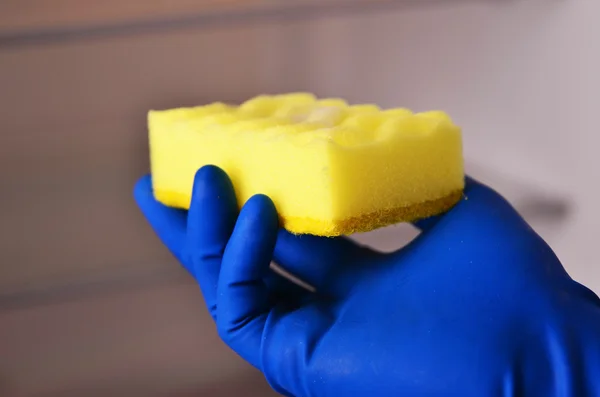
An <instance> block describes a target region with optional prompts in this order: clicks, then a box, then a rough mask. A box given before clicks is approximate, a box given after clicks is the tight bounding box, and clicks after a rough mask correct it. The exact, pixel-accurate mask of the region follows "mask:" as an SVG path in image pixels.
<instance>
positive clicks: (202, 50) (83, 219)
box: [0, 0, 600, 397]
mask: <svg viewBox="0 0 600 397" xmlns="http://www.w3.org/2000/svg"><path fill="white" fill-rule="evenodd" d="M599 15H600V2H598V1H597V0H472V1H470V0H387V1H385V0H381V1H378V0H364V1H361V0H354V1H352V0H318V1H311V0H294V1H284V0H278V1H275V0H273V1H268V0H228V1H226V0H221V1H217V0H214V1H210V0H195V1H194V0H146V1H142V0H104V1H99V0H0V184H1V191H0V192H1V193H0V395H1V396H3V397H17V396H19V397H22V396H27V397H30V396H31V397H33V396H35V397H50V396H53V397H54V396H66V397H69V396H130V397H134V396H204V395H206V396H209V395H210V396H237V395H242V394H243V395H246V396H269V395H273V393H272V392H271V391H270V390H269V388H268V386H267V385H266V383H265V382H264V381H263V379H262V377H261V375H260V374H259V373H257V372H256V371H254V370H253V369H252V368H250V367H249V366H248V365H246V364H245V363H243V362H242V361H241V360H240V359H239V358H238V357H237V356H236V355H235V354H233V353H231V352H230V351H229V350H228V349H227V348H226V347H225V346H224V345H223V344H222V343H221V342H220V340H219V339H218V337H217V335H216V332H215V330H214V327H213V324H212V323H211V321H210V319H209V317H208V315H207V313H206V310H205V308H204V305H203V302H202V300H201V296H200V292H199V290H198V288H197V287H196V285H195V284H194V282H193V281H192V280H191V279H190V277H188V275H187V274H186V273H185V272H184V271H183V270H182V269H181V268H180V267H179V266H178V265H177V264H176V263H175V261H174V260H173V259H172V258H171V256H170V255H169V254H168V252H167V251H166V250H165V249H164V248H163V247H162V246H161V245H160V244H159V242H158V239H157V238H156V237H155V236H154V235H153V234H152V232H151V230H150V229H149V227H148V226H147V225H146V224H145V222H144V220H143V218H142V216H141V215H140V214H139V213H138V211H137V210H136V207H135V204H134V202H133V199H132V194H131V190H132V186H133V184H134V182H135V180H136V179H137V178H138V177H139V176H140V175H142V174H144V173H145V172H147V171H148V154H147V135H146V128H145V117H146V112H147V110H148V109H151V108H165V107H175V106H184V105H196V104H203V103H207V102H212V101H216V100H226V101H242V100H244V99H246V98H248V97H250V96H254V95H257V94H260V93H277V92H286V91H295V90H303V91H312V92H314V93H316V94H318V95H319V96H336V97H344V98H347V99H348V100H349V101H351V102H375V103H377V104H379V105H381V106H404V107H409V108H412V109H414V110H417V111H419V110H429V109H442V110H445V111H447V112H449V114H450V115H451V116H452V117H454V118H455V120H456V121H457V123H458V124H460V125H461V126H462V127H463V133H464V147H465V155H466V161H467V170H468V171H469V173H471V174H472V175H473V176H476V177H478V178H480V179H482V180H483V181H484V182H486V183H488V184H491V185H492V186H493V187H495V188H496V189H497V190H499V191H500V192H501V193H503V194H504V195H506V196H507V197H508V198H509V199H510V200H511V201H512V202H513V204H514V205H515V206H516V207H517V209H518V210H519V211H520V212H521V213H522V214H523V215H524V216H525V217H526V218H527V219H528V220H529V221H530V222H531V224H532V225H533V226H534V228H536V230H538V232H539V233H540V234H542V236H543V237H544V238H546V240H547V241H548V242H549V243H550V244H551V245H552V247H553V248H554V249H555V251H556V252H557V254H558V255H559V257H560V258H561V260H562V261H563V263H564V264H565V266H566V268H567V270H568V271H569V273H570V274H571V275H572V276H573V277H574V278H575V279H577V280H578V281H581V282H583V283H584V284H586V285H588V286H589V287H590V288H592V289H594V290H595V291H596V292H600V265H599V264H598V256H597V250H596V249H597V247H596V244H597V242H596V235H597V228H598V225H600V206H599V205H598V202H599V199H600V187H599V184H598V180H599V178H598V176H599V172H598V170H599V167H598V160H597V159H596V152H597V147H598V146H599V145H600V138H599V134H600V131H598V117H597V115H598V110H597V107H598V104H600V74H599V73H598V70H600V40H598V38H599V37H600V24H598V16H599ZM413 236H414V231H413V230H412V229H410V228H407V227H404V226H396V227H391V228H386V229H382V230H378V231H376V232H373V233H368V234H365V235H360V236H356V238H357V239H359V240H361V241H364V242H367V243H369V244H372V245H374V246H376V247H378V248H380V249H384V250H388V249H394V248H397V247H399V246H401V245H402V244H404V243H405V242H406V241H408V240H409V239H410V238H412V237H413Z"/></svg>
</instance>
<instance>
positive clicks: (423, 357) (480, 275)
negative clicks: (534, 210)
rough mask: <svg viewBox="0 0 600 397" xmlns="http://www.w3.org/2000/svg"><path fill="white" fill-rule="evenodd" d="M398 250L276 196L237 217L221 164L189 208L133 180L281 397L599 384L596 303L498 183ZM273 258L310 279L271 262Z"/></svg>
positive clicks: (476, 189) (599, 313) (233, 337)
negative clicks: (298, 222) (285, 205)
mask: <svg viewBox="0 0 600 397" xmlns="http://www.w3.org/2000/svg"><path fill="white" fill-rule="evenodd" d="M465 195H466V197H465V198H464V199H463V200H462V201H461V202H460V203H458V204H457V205H456V206H455V207H454V208H453V209H452V210H451V211H449V212H448V213H446V214H445V215H443V216H440V217H437V218H435V219H429V220H427V221H424V222H421V223H420V224H419V225H417V226H418V227H420V228H421V229H422V232H421V233H420V235H419V236H418V237H417V238H416V239H415V240H414V241H412V242H411V243H410V244H409V245H407V246H406V247H404V248H402V249H400V250H399V251H397V252H395V253H392V254H382V253H378V252H374V251H372V250H370V249H368V248H365V247H360V246H358V245H356V244H354V243H352V242H351V241H349V240H347V239H344V238H333V239H332V238H318V237H314V236H294V235H291V234H289V233H287V232H285V231H283V230H280V228H279V227H278V216H277V213H276V209H275V207H274V205H273V203H272V202H271V201H270V200H269V198H267V197H266V196H262V195H257V196H254V197H252V198H251V199H250V200H249V201H248V202H247V203H246V204H245V205H244V207H243V208H242V210H241V212H239V213H238V210H237V205H236V200H235V195H234V190H233V188H232V186H231V183H230V181H229V179H228V177H227V176H226V175H225V173H224V172H223V171H221V170H220V169H218V168H216V167H213V166H208V167H204V168H202V169H201V170H199V172H198V173H197V175H196V178H195V182H194V191H193V198H192V205H191V208H190V210H189V212H186V211H181V210H176V209H171V208H167V207H164V206H163V205H161V204H159V203H157V202H156V201H155V200H154V199H153V197H152V187H151V180H150V177H145V178H142V179H141V180H140V181H139V183H138V184H137V185H136V187H135V197H136V199H137V202H138V204H139V206H140V208H141V210H142V211H143V213H144V214H145V216H146V218H147V219H148V221H149V222H150V224H151V225H152V227H153V228H154V230H155V231H156V233H157V234H158V236H159V237H160V238H161V240H162V241H163V242H164V244H166V246H167V247H168V248H169V249H170V250H171V252H172V253H173V254H174V255H175V256H176V257H177V258H178V259H179V261H180V262H181V263H182V264H183V265H184V266H185V267H186V268H187V269H188V270H189V271H190V272H191V274H192V275H193V276H194V277H195V278H196V280H197V281H198V283H199V284H200V287H201V290H202V293H203V296H204V298H205V300H206V303H207V305H208V310H209V311H210V313H211V315H212V316H213V318H214V319H215V321H216V325H217V329H218V332H219V334H220V336H221V338H222V339H223V341H224V342H225V343H227V344H228V345H229V346H230V347H231V348H232V349H233V350H234V351H236V352H237V353H238V354H239V355H240V356H242V357H243V358H244V359H245V360H247V361H248V362H249V363H251V364H252V365H254V366H255V367H257V368H258V369H260V370H261V371H262V372H263V373H264V375H265V376H266V378H267V380H268V382H269V383H270V384H271V386H272V387H273V388H274V389H275V390H276V391H278V392H280V393H282V394H285V395H288V396H298V397H299V396H371V395H373V396H411V397H414V396H444V397H447V396H461V397H468V396H474V397H481V396H503V397H508V396H511V397H516V396H540V397H542V396H543V397H558V396H564V397H588V396H590V397H591V396H600V301H599V299H598V297H597V296H596V295H595V294H594V293H593V292H591V291H590V290H589V289H587V288H585V287H583V286H582V285H580V284H578V283H576V282H574V281H573V280H572V279H571V278H570V277H569V276H568V274H567V273H566V272H565V270H564V268H563V267H562V265H561V264H560V262H559V260H558V259H557V258H556V256H555V255H554V254H553V252H552V251H551V249H550V248H549V247H548V246H547V245H546V244H545V243H544V241H543V240H542V239H541V238H540V237H539V236H538V235H537V234H536V233H535V232H534V231H533V230H532V229H531V228H530V227H529V226H528V225H527V224H526V223H525V222H524V220H523V219H522V218H521V217H520V216H519V215H518V214H517V213H516V212H515V210H514V209H513V208H512V207H511V206H510V205H509V204H508V203H507V202H506V201H505V200H504V199H503V198H502V197H501V196H499V195H498V194H497V193H495V192H494V191H492V190H491V189H489V188H487V187H485V186H483V185H480V184H478V183H477V182H475V181H471V180H468V183H467V187H466V190H465ZM272 259H274V260H275V261H276V262H277V263H278V264H280V265H281V266H282V267H283V268H285V269H287V270H288V271H290V272H291V273H293V274H295V275H297V276H298V277H299V278H301V279H303V280H305V281H306V282H308V283H309V284H311V285H313V286H314V287H315V288H316V293H312V292H308V291H306V290H304V289H302V288H299V287H297V286H296V285H295V284H292V283H290V282H289V281H287V280H286V279H284V278H282V277H280V276H278V275H277V274H275V273H274V272H272V271H271V270H270V269H269V263H270V261H271V260H272Z"/></svg>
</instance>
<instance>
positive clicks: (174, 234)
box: [133, 175, 187, 261]
mask: <svg viewBox="0 0 600 397" xmlns="http://www.w3.org/2000/svg"><path fill="white" fill-rule="evenodd" d="M133 196H134V198H135V200H136V202H137V204H138V207H139V208H140V210H141V211H142V213H143V214H144V216H145V217H146V219H147V221H148V223H150V226H151V227H152V229H153V230H154V232H155V233H156V235H157V236H158V238H159V239H160V240H161V241H162V243H163V244H164V245H165V246H166V247H167V248H168V249H169V251H171V253H172V254H173V255H174V256H175V257H176V258H177V259H178V260H179V261H181V260H182V254H183V246H184V241H185V230H186V219H187V211H184V210H180V209H176V208H169V207H167V206H165V205H163V204H161V203H159V202H158V201H156V199H155V198H154V194H153V192H152V178H151V177H150V175H146V176H144V177H142V178H140V179H139V180H138V182H137V183H136V184H135V187H134V189H133Z"/></svg>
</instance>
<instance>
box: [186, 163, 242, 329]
mask: <svg viewBox="0 0 600 397" xmlns="http://www.w3.org/2000/svg"><path fill="white" fill-rule="evenodd" d="M237 215H238V206H237V201H236V197H235V192H234V189H233V185H232V184H231V181H230V180H229V177H228V176H227V174H225V172H224V171H222V170H221V169H220V168H217V167H215V166H205V167H202V168H201V169H200V170H198V172H197V173H196V176H195V178H194V188H193V191H192V200H191V204H190V210H189V212H188V219H187V236H186V242H185V253H186V260H185V263H184V265H185V266H186V267H187V269H188V270H189V271H190V273H192V275H193V276H194V278H195V279H196V281H197V282H198V284H199V285H200V289H201V290H202V295H203V296H204V300H205V302H206V305H207V307H208V310H209V311H210V314H211V316H212V317H213V319H214V318H215V316H216V305H217V299H216V298H217V284H218V280H219V269H220V267H221V260H222V258H223V252H224V251H225V246H226V245H227V241H228V240H229V237H230V236H231V233H232V232H233V227H234V225H235V221H236V218H237Z"/></svg>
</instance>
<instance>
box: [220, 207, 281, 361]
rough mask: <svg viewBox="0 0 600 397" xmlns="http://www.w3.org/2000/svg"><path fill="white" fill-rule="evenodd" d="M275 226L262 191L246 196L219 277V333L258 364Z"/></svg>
mask: <svg viewBox="0 0 600 397" xmlns="http://www.w3.org/2000/svg"><path fill="white" fill-rule="evenodd" d="M277 230H278V218H277V212H276V210H275V206H274V205H273V202H272V201H271V200H270V199H269V198H267V197H266V196H263V195H256V196H253V197H252V198H250V199H249V200H248V201H247V202H246V204H245V205H244V207H243V208H242V210H241V212H240V215H239V217H238V220H237V222H236V224H235V228H234V230H233V234H232V235H231V238H230V240H229V242H228V244H227V247H226V248H225V253H224V255H223V262H222V265H221V273H220V275H219V285H218V302H217V328H218V330H219V335H220V336H221V338H222V339H223V341H224V342H225V343H227V344H228V345H229V346H230V347H231V348H232V349H233V350H235V351H236V352H237V353H238V354H239V355H240V356H241V357H242V358H244V359H245V360H247V361H248V362H250V363H251V364H252V365H254V366H256V367H257V368H260V360H259V352H260V345H261V341H262V332H263V329H264V326H265V322H266V319H267V316H268V313H269V311H270V309H271V305H272V304H273V302H272V300H270V299H269V291H268V288H267V286H266V285H265V282H264V277H265V276H266V275H267V274H268V272H269V264H270V263H271V259H272V256H273V250H274V248H275V242H276V240H277Z"/></svg>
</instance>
